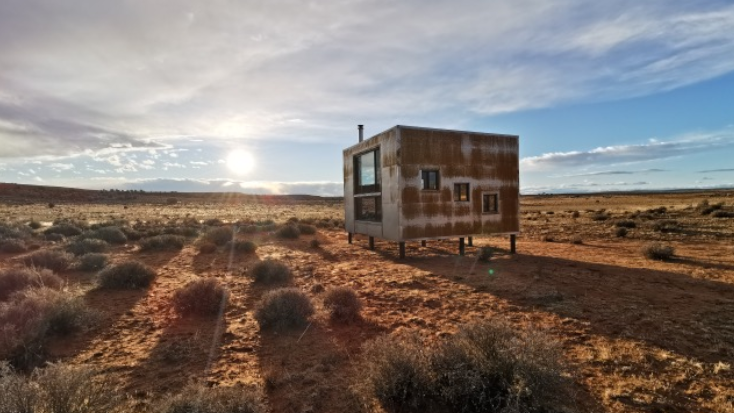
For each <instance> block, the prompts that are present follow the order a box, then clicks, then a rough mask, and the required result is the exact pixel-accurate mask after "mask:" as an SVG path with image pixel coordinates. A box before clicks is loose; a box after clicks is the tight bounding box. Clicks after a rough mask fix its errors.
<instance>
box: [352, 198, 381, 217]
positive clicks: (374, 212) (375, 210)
mask: <svg viewBox="0 0 734 413" xmlns="http://www.w3.org/2000/svg"><path fill="white" fill-rule="evenodd" d="M354 204H355V205H354V207H355V208H354V209H355V210H356V212H357V219H359V220H362V221H382V197H379V196H363V197H357V198H354Z"/></svg>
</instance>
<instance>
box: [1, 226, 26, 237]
mask: <svg viewBox="0 0 734 413" xmlns="http://www.w3.org/2000/svg"><path fill="white" fill-rule="evenodd" d="M30 236H31V229H30V228H29V227H27V226H25V225H19V224H17V223H10V222H3V223H0V239H25V238H28V237H30Z"/></svg>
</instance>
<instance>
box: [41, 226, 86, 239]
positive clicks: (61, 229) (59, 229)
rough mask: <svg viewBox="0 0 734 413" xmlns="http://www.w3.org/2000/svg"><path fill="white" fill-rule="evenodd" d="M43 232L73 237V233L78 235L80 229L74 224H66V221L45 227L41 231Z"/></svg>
mask: <svg viewBox="0 0 734 413" xmlns="http://www.w3.org/2000/svg"><path fill="white" fill-rule="evenodd" d="M43 233H44V234H61V235H63V236H65V237H73V236H75V235H79V234H81V233H82V229H81V228H79V227H77V226H76V225H72V224H68V223H59V224H54V225H52V226H50V227H48V228H46V230H45V231H43Z"/></svg>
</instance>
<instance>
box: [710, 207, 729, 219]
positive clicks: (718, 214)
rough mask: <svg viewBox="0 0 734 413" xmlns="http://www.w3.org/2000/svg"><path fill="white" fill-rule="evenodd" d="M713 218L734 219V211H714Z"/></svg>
mask: <svg viewBox="0 0 734 413" xmlns="http://www.w3.org/2000/svg"><path fill="white" fill-rule="evenodd" d="M711 216H712V217H714V218H734V211H724V210H722V209H720V210H718V211H714V213H713V214H711Z"/></svg>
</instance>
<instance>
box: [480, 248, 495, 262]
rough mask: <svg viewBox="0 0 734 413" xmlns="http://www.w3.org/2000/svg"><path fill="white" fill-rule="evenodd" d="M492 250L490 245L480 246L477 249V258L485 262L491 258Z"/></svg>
mask: <svg viewBox="0 0 734 413" xmlns="http://www.w3.org/2000/svg"><path fill="white" fill-rule="evenodd" d="M493 252H494V251H493V250H492V247H480V248H479V250H478V251H477V259H478V260H479V261H484V262H487V261H489V260H491V259H492V254H493Z"/></svg>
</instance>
